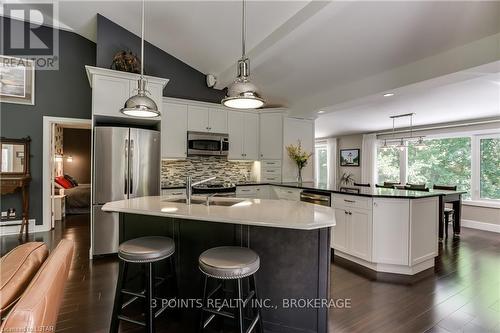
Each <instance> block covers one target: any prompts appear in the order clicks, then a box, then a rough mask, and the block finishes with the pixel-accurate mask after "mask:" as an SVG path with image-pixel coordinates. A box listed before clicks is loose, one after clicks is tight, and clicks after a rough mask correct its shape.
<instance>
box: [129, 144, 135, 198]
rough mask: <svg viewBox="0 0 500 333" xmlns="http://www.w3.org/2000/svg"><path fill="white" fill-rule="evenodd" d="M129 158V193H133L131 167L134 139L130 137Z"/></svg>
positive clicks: (132, 163)
mask: <svg viewBox="0 0 500 333" xmlns="http://www.w3.org/2000/svg"><path fill="white" fill-rule="evenodd" d="M129 154H130V159H129V166H130V171H129V181H130V184H129V194H133V193H134V171H135V170H132V168H133V167H134V140H132V139H130V150H129Z"/></svg>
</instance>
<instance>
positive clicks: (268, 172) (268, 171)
mask: <svg viewBox="0 0 500 333" xmlns="http://www.w3.org/2000/svg"><path fill="white" fill-rule="evenodd" d="M261 174H262V175H263V176H274V175H276V176H281V168H261Z"/></svg>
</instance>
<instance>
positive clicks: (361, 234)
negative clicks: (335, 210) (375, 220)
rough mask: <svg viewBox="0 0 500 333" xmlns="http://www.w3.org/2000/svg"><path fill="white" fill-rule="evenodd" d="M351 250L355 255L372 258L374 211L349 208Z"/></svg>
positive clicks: (365, 258)
mask: <svg viewBox="0 0 500 333" xmlns="http://www.w3.org/2000/svg"><path fill="white" fill-rule="evenodd" d="M348 216H349V224H350V229H351V230H350V241H349V245H350V250H351V254H352V255H353V256H356V257H358V258H361V259H364V260H367V261H371V260H372V212H371V210H369V209H349V215H348Z"/></svg>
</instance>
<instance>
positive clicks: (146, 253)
mask: <svg viewBox="0 0 500 333" xmlns="http://www.w3.org/2000/svg"><path fill="white" fill-rule="evenodd" d="M174 252H175V242H174V240H173V239H171V238H168V237H160V236H148V237H139V238H134V239H131V240H128V241H126V242H123V243H122V244H120V248H119V250H118V257H119V258H120V259H122V260H124V261H127V262H133V263H148V262H155V261H160V260H163V259H166V258H168V257H170V256H171V255H172V254H173V253H174Z"/></svg>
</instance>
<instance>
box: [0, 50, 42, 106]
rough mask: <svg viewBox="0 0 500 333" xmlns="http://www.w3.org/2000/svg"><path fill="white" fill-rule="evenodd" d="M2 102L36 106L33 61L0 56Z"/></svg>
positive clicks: (0, 93) (0, 95) (0, 96)
mask: <svg viewBox="0 0 500 333" xmlns="http://www.w3.org/2000/svg"><path fill="white" fill-rule="evenodd" d="M0 102H2V103H14V104H26V105H35V64H34V62H33V60H29V59H21V58H15V57H9V56H5V55H0Z"/></svg>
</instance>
